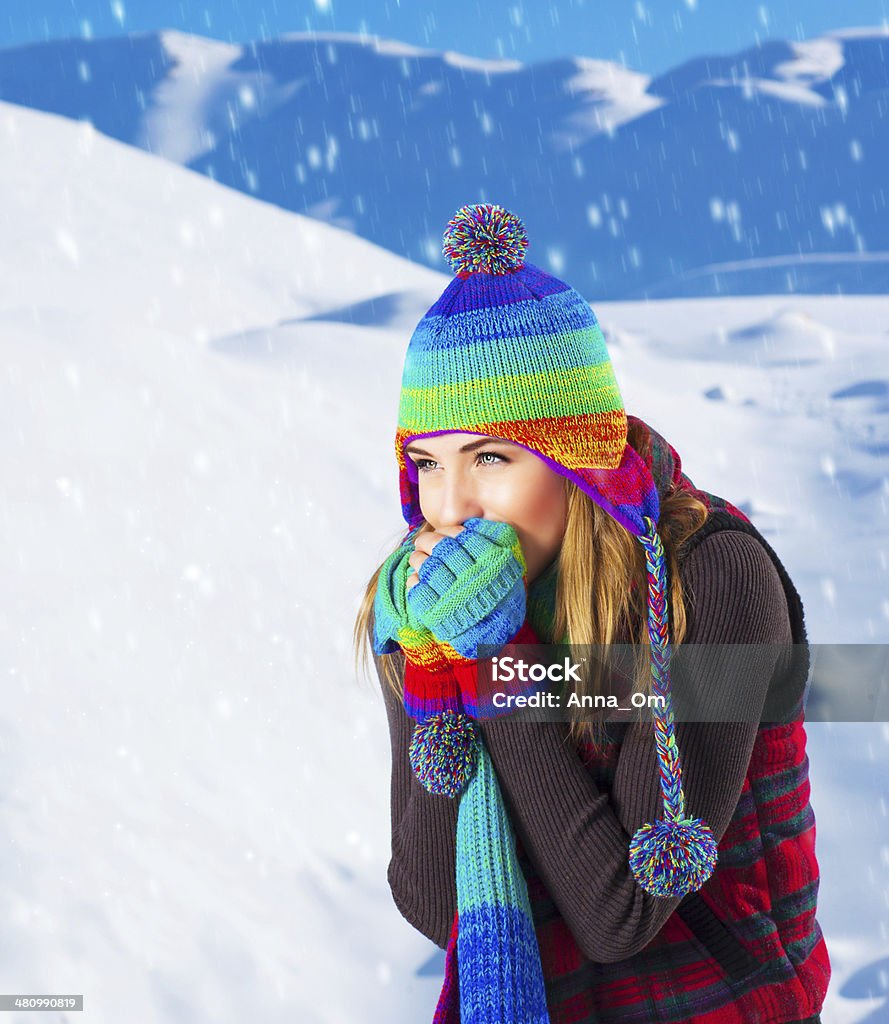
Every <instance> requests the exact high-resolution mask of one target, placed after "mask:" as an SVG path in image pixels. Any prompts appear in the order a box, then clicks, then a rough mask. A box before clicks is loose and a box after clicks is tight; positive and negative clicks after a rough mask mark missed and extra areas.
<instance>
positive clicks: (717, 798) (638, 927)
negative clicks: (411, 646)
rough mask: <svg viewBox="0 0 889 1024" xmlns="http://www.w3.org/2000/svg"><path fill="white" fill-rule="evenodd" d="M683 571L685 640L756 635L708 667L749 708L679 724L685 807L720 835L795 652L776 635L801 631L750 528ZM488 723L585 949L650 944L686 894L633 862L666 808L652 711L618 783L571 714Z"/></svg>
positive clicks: (518, 810) (497, 763)
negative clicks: (582, 744) (594, 759)
mask: <svg viewBox="0 0 889 1024" xmlns="http://www.w3.org/2000/svg"><path fill="white" fill-rule="evenodd" d="M683 583H684V586H685V587H686V588H687V589H686V603H687V605H690V607H689V618H690V623H689V627H690V628H689V631H688V633H687V635H686V641H685V642H686V643H694V644H707V643H713V644H720V645H721V644H755V645H758V646H757V647H756V648H755V649H754V650H753V651H752V652H751V655H750V656H749V657H748V656H746V655H745V657H744V658H743V659H739V660H740V662H741V664H732V665H728V664H726V661H727V659H725V658H724V657H722V658H716V659H715V661H716V665H715V668H714V672H715V674H713V675H712V676H711V675H707V673H706V672H704V673H701V674H702V676H704V677H705V678H707V679H708V681H709V682H712V687H713V693H714V694H717V693H720V692H723V693H724V692H726V690H727V688H729V687H731V688H733V692H735V693H738V694H739V703H738V704H737V705H733V706H735V707H741V706H746V708H747V709H749V710H748V711H747V712H746V713H745V716H744V717H747V718H748V719H750V720H748V721H743V722H731V721H729V722H682V721H680V722H676V725H675V729H676V739H677V743H678V746H679V751H680V755H681V757H682V778H683V788H684V791H685V797H686V809H687V811H688V812H690V813H691V814H692V815H693V816H694V817H701V818H703V819H704V821H706V822H707V823H708V825H709V826H710V828H711V829H712V831H713V834H714V836H715V838H716V841H717V843H718V842H719V841H720V840H721V839H722V837H723V835H724V834H725V831H726V829H727V828H728V825H729V822H730V820H731V817H732V814H733V812H734V810H735V807H736V806H737V802H738V799H739V797H740V793H741V788H742V786H743V783H744V778H745V775H746V772H747V767H748V764H749V761H750V756H751V753H752V750H753V744H754V741H755V739H756V733H757V729H758V723H759V715H760V713H761V712H762V709H763V706H764V703H765V699H766V694H767V692H768V688H769V684H770V682H771V679H772V676H773V675H774V673H775V670H776V666H777V664H778V662H779V661H781V662H783V659H784V657H785V654H784V653H783V650H782V648H781V647H779V646H776V645H780V644H790V643H792V634H791V631H790V619H789V613H788V608H787V599H786V597H785V594H784V590H783V587H782V585H781V580H780V577H779V575H778V572H777V570H776V568H775V566H774V564H773V563H772V561H771V559H770V558H769V556H768V554H767V552H766V551H765V550H764V549H763V548H762V546H761V545H760V544H759V542H758V541H757V540H756V539H755V538H754V537H752V536H750V535H749V534H746V533H743V532H741V531H732V530H723V531H719V532H717V533H714V534H711V535H710V536H709V537H707V538H705V540H703V541H702V542H701V543H700V544H699V545H698V546H697V547H696V548H695V549H694V550H693V551H692V552H691V554H690V555H689V556H688V558H687V559H686V561H685V563H684V566H683ZM759 645H772V646H770V647H769V646H759ZM703 664H707V665H709V662H708V661H707V662H703ZM741 695H743V696H741ZM737 717H742V716H741V715H738V716H737ZM480 726H481V730H482V734H483V736H484V738H485V741H486V743H487V746H488V750H489V752H490V755H491V759H492V761H493V763H494V767H495V769H496V771H497V775H498V778H499V780H500V784H501V789H502V791H503V795H504V800H505V801H506V804H507V807H508V809H509V812H510V817H511V820H512V822H513V825H514V827H515V829H516V831H517V833H518V834H519V836H520V838H521V840H522V844H523V846H524V848H525V850H526V852H527V855H528V856H529V857H530V859H531V861H532V863H533V864H534V866H535V868H536V869H537V872H538V873H539V875H540V877H541V879H542V881H543V883H544V885H545V886H546V888H547V890H548V891H549V893H550V895H551V896H552V898H553V900H554V902H555V904H556V906H557V907H558V909H559V911H560V913H561V915H562V917H563V919H564V920H565V922H566V924H567V926H568V928H569V929H570V930H571V932H572V934H573V935H574V937H575V939H576V941H577V943H578V946H579V947H580V950H581V952H582V953H583V954H584V955H585V956H586V957H587V958H588V959H590V960H593V961H596V962H600V963H610V962H616V961H619V960H623V959H625V958H627V957H629V956H632V955H633V954H635V953H637V952H638V951H639V950H641V949H643V948H644V947H645V946H646V945H647V944H648V943H649V942H650V941H651V940H652V939H653V938H654V936H655V935H656V934H657V933H658V931H659V930H660V929H661V928H662V927H663V925H664V923H665V922H666V920H667V918H668V917H669V916H670V915H671V914H672V913H673V912H674V910H675V909H676V907H677V906H678V904H679V902H680V897H673V898H664V897H657V896H651V895H650V894H649V893H647V892H646V891H645V890H644V889H642V887H641V886H639V885H638V883H637V882H636V880H635V878H634V877H633V874H632V872H631V870H630V866H629V862H628V853H629V842H630V838H631V837H632V835H633V833H634V832H635V831H636V829H638V828H639V827H640V826H641V825H642V824H644V823H645V822H648V821H654V820H656V819H658V818H661V817H662V816H663V800H662V795H661V788H660V779H659V774H658V762H657V755H656V751H655V744H654V738H653V735H652V725H651V721H650V720H647V721H645V722H639V723H632V724H631V725H629V726H628V728H627V731H626V734H625V736H624V740H623V743H622V745H621V749H620V753H619V757H618V763H617V768H616V771H615V778H614V782H613V786H612V790H611V792H610V794H606V793H604V792H602V791H601V790H600V789H599V787H598V786H597V785H596V784H595V782H594V780H593V778H592V776H591V775H590V773H589V771H588V769H587V768H586V767H585V766H584V764H583V762H582V761H581V759H580V757H579V755H578V753H577V751H576V749H575V748H574V747H573V746H571V745H569V744H568V743H567V742H566V740H567V730H568V726H567V724H566V723H564V722H533V721H531V720H529V719H528V717H527V716H516V715H510V716H508V717H504V718H498V719H488V720H485V721H483V722H481V723H480Z"/></svg>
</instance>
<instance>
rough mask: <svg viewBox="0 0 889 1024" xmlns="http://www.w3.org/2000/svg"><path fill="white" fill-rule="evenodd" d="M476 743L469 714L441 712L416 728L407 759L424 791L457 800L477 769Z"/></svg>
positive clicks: (449, 711) (473, 727)
mask: <svg viewBox="0 0 889 1024" xmlns="http://www.w3.org/2000/svg"><path fill="white" fill-rule="evenodd" d="M477 743H478V740H477V739H476V734H475V726H474V725H473V722H472V719H471V718H470V717H469V715H465V714H463V713H462V712H458V711H451V710H448V711H441V712H439V713H437V714H434V715H430V716H429V718H427V719H426V720H425V721H424V722H420V723H419V724H418V725H417V727H416V728H415V729H414V735H413V736H412V737H411V742H410V746H409V747H408V758H409V759H410V762H411V767H412V768H413V770H414V774H415V775H416V776H417V778H418V779H419V780H420V784H421V785H422V786H423V788H424V789H427V790H429V792H430V793H435V794H436V795H439V796H449V797H455V796H459V794H460V793H462V792H463V790H464V789H465V788H466V784H467V783H468V782H469V780H470V778H471V777H472V773H473V771H474V770H475V761H476V753H477Z"/></svg>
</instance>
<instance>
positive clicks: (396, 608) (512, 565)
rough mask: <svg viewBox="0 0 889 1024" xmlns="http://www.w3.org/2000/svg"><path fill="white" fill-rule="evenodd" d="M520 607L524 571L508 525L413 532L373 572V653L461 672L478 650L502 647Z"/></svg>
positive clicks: (475, 523) (521, 616) (471, 523)
mask: <svg viewBox="0 0 889 1024" xmlns="http://www.w3.org/2000/svg"><path fill="white" fill-rule="evenodd" d="M526 606H527V565H526V562H525V557H524V554H523V553H522V548H521V544H520V543H519V539H518V535H517V534H516V532H515V530H514V528H513V527H512V526H511V525H510V524H509V523H503V522H497V521H494V520H489V519H480V518H471V519H467V520H466V521H465V522H464V524H463V526H462V528H461V527H451V528H445V529H444V530H442V531H434V532H432V531H427V532H425V533H419V532H417V531H415V532H413V533H412V534H410V535H409V536H408V538H407V539H406V540H405V542H404V543H403V544H402V545H401V546H400V547H399V548H398V549H397V550H396V551H394V552H393V553H392V554H391V555H390V556H389V558H387V559H386V561H385V562H384V563H383V565H382V567H381V569H380V575H379V580H378V583H377V592H376V595H375V600H374V644H373V646H374V651H375V653H377V654H391V653H393V652H394V651H395V650H396V649H397V648H399V647H400V648H401V650H402V651H403V652H404V655H405V659H406V661H408V662H409V663H411V664H413V665H414V666H417V667H420V668H425V669H428V670H432V671H435V670H440V669H441V668H443V667H446V666H447V665H448V664H450V665H452V666H453V665H456V664H462V665H466V664H467V663H471V662H473V661H475V660H476V659H477V658H478V648H479V647H480V646H481V645H485V644H487V645H491V646H492V647H494V648H495V649H496V650H499V649H500V648H502V647H503V646H504V645H505V644H507V643H509V641H510V640H512V639H513V638H514V637H515V635H516V634H517V633H518V631H519V630H520V629H521V627H522V625H523V623H524V622H525V614H526ZM495 652H496V651H495ZM495 652H491V651H489V652H488V654H491V653H495Z"/></svg>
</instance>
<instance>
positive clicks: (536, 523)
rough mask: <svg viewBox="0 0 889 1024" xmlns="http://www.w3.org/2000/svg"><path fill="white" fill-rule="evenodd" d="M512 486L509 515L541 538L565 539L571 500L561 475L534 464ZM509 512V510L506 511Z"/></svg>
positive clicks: (526, 529)
mask: <svg viewBox="0 0 889 1024" xmlns="http://www.w3.org/2000/svg"><path fill="white" fill-rule="evenodd" d="M521 476H522V479H520V480H519V479H517V480H516V482H515V485H514V486H512V487H511V488H510V493H509V495H508V501H509V506H510V507H509V509H508V513H509V514H508V515H504V517H503V518H508V519H509V520H510V521H511V522H513V523H515V524H517V525H520V526H522V527H523V528H524V530H525V531H526V532H527V533H529V534H533V535H535V536H536V537H538V538H539V539H540V540H541V541H543V542H546V541H554V540H561V538H562V536H563V535H564V532H565V519H566V516H567V512H568V502H567V497H566V495H565V485H564V482H563V480H562V478H561V477H560V476H558V474H556V473H553V472H550V471H546V472H544V473H541V472H540V469H539V468H538V467H536V466H535V467H532V468H531V469H530V470H529V471H528V472H527V473H524V474H521ZM505 511H507V510H505Z"/></svg>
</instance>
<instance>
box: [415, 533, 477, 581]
mask: <svg viewBox="0 0 889 1024" xmlns="http://www.w3.org/2000/svg"><path fill="white" fill-rule="evenodd" d="M464 529H465V527H463V526H445V527H442V529H441V530H427V531H426V532H425V533H419V534H417V536H416V537H415V539H414V553H413V554H412V555H411V556H410V558H408V562H409V563H410V565H411V566H413V568H414V572H412V573H411V574H410V576H408V578H407V589H408V590H410V589H411V587H415V586H416V585H417V584H418V583H419V582H420V577H419V576H418V575H417V570H418V569H419V568H420V566H421V565H422V564H423V563H424V562H425V561H426V559H427V558H428V557H429V556H430V555H431V554H432V549H433V548H434V547H435V545H436V544H437V543H438V542H439V541H440V540H444V539H445V537H456V536H457V534H458V533H462V531H463V530H464Z"/></svg>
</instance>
